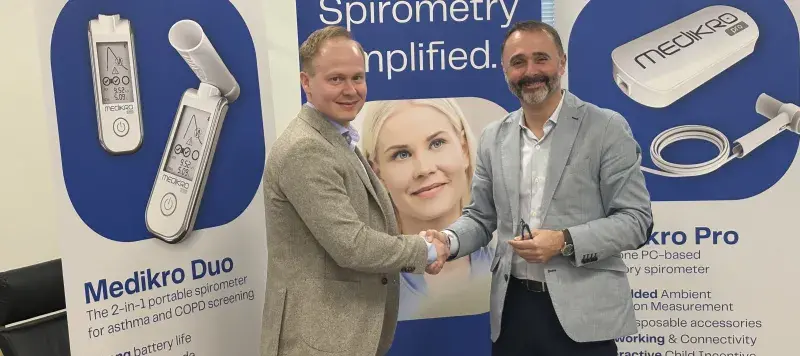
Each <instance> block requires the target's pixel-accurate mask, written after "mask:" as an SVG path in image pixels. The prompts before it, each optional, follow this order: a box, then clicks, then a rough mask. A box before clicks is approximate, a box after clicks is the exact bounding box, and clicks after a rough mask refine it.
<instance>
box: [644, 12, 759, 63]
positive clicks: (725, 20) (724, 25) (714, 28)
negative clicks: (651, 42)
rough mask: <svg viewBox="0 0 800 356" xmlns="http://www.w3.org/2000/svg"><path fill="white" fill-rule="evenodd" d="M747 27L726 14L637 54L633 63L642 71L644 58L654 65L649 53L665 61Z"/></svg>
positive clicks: (736, 18)
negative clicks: (704, 42)
mask: <svg viewBox="0 0 800 356" xmlns="http://www.w3.org/2000/svg"><path fill="white" fill-rule="evenodd" d="M737 21H738V22H737ZM748 27H749V26H748V25H747V23H745V22H744V21H739V18H738V17H736V15H734V14H731V13H729V12H726V13H723V14H722V15H719V16H717V17H715V18H712V19H710V20H708V21H706V22H705V23H703V24H701V25H699V26H697V28H696V29H687V30H683V31H680V32H678V33H677V34H676V35H675V36H674V37H672V39H670V40H668V41H664V42H663V43H661V44H659V45H658V46H656V47H655V48H651V49H648V50H647V51H644V52H643V53H639V54H638V55H636V57H634V61H635V62H636V63H637V64H638V65H639V66H640V67H642V69H647V66H646V65H645V64H644V63H642V62H643V59H644V58H646V59H649V60H650V64H655V63H656V59H657V57H656V56H655V55H654V56H651V55H650V54H651V53H653V54H656V55H658V56H661V58H662V59H667V57H668V56H672V55H674V54H676V53H678V52H680V51H682V50H683V49H686V48H688V47H690V46H692V45H694V44H696V43H699V42H700V41H703V40H704V39H707V38H709V37H711V36H714V35H716V34H719V33H722V32H724V33H727V34H728V35H729V36H733V35H736V34H737V33H740V32H742V31H743V30H745V29H746V28H748ZM654 58H655V59H654Z"/></svg>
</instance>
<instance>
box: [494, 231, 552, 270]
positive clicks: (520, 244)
mask: <svg viewBox="0 0 800 356" xmlns="http://www.w3.org/2000/svg"><path fill="white" fill-rule="evenodd" d="M531 235H532V236H531V238H529V239H526V240H523V239H521V238H520V237H519V236H517V237H515V238H514V239H513V240H510V241H508V244H509V245H511V247H513V248H514V251H516V253H517V254H518V255H519V256H520V257H522V258H523V259H525V261H528V262H530V263H547V261H550V259H551V258H553V256H555V255H558V254H561V248H563V247H564V233H563V232H561V231H553V230H533V231H531Z"/></svg>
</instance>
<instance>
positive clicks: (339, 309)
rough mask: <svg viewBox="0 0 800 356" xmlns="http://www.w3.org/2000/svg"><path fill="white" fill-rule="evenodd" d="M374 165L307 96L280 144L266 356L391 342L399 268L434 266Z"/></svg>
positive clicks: (363, 355) (273, 157)
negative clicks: (400, 220)
mask: <svg viewBox="0 0 800 356" xmlns="http://www.w3.org/2000/svg"><path fill="white" fill-rule="evenodd" d="M365 167H366V169H365ZM368 167H369V165H368V164H367V162H366V160H365V159H364V158H363V156H362V155H361V154H360V152H353V151H352V150H351V149H350V147H349V146H348V145H347V141H346V140H345V138H344V137H342V135H341V134H340V133H339V132H338V131H337V130H336V128H335V127H334V126H333V125H332V124H331V123H330V122H328V121H327V120H325V118H323V116H322V115H321V114H320V113H319V112H318V111H317V110H315V109H313V108H311V107H308V106H305V105H304V106H303V108H302V109H301V111H300V113H299V115H298V116H297V117H296V118H295V119H294V120H293V121H292V122H291V123H290V124H289V126H288V127H287V128H286V130H285V131H284V132H283V133H282V134H281V136H280V137H279V138H278V139H277V140H276V142H275V143H274V145H273V146H272V147H271V149H270V152H269V157H268V158H267V166H266V173H265V184H264V190H265V197H266V214H267V216H266V219H267V245H268V264H267V266H268V267H267V294H266V305H265V310H264V321H263V334H262V341H261V346H262V351H261V355H262V356H277V355H280V356H295V355H296V356H314V355H347V356H373V355H383V354H385V353H386V351H387V350H388V349H389V346H390V345H391V343H392V340H393V337H394V332H395V326H396V324H397V311H398V302H399V296H398V293H399V292H398V290H399V289H398V281H399V277H400V276H399V274H400V272H401V271H402V272H407V273H424V270H425V267H426V265H427V248H426V244H425V241H424V240H423V239H422V238H421V237H419V236H416V235H414V236H401V235H398V234H399V232H398V227H397V220H396V219H395V216H394V211H393V208H392V204H391V201H390V200H389V195H388V194H387V192H386V190H385V189H384V188H383V187H382V186H381V184H380V182H379V180H378V178H377V177H376V176H375V175H374V173H373V172H372V170H371V169H369V168H368Z"/></svg>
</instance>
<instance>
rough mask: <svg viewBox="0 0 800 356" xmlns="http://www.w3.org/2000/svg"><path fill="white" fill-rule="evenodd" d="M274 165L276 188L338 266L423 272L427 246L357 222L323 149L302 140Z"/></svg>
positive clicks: (417, 239)
mask: <svg viewBox="0 0 800 356" xmlns="http://www.w3.org/2000/svg"><path fill="white" fill-rule="evenodd" d="M279 164H280V167H276V168H278V169H277V170H275V171H276V172H277V173H276V174H277V175H278V177H277V182H278V186H279V188H280V189H281V191H282V192H283V194H284V195H285V196H286V198H287V199H288V200H289V202H290V203H291V204H292V206H293V207H294V208H295V210H296V211H297V213H298V214H299V216H300V218H301V219H302V220H303V222H304V223H305V225H306V226H307V227H308V229H309V230H310V231H311V234H312V235H314V237H315V238H316V240H317V241H318V242H319V243H320V244H321V245H322V247H323V248H324V249H325V250H326V251H327V252H328V254H330V255H331V257H332V258H333V260H334V261H336V263H337V264H338V265H339V266H341V267H343V268H349V269H353V270H358V271H362V272H368V273H390V272H398V271H401V270H404V269H405V270H404V271H413V273H423V272H424V271H425V268H426V267H427V259H428V257H427V256H428V255H427V243H426V241H425V240H424V239H423V238H422V237H420V236H418V235H410V236H408V235H401V236H392V235H389V234H386V233H384V232H380V231H376V230H373V229H371V228H370V227H369V226H368V225H367V224H365V223H364V222H362V221H361V220H359V217H358V214H357V213H356V210H355V208H353V206H352V205H351V203H350V198H349V197H348V196H347V190H346V189H345V182H344V177H343V176H342V173H341V172H339V171H338V170H337V169H336V162H335V158H334V153H333V152H331V150H328V149H327V147H325V146H324V145H321V144H320V143H318V142H314V141H313V140H311V139H307V140H302V141H300V142H298V144H296V145H294V146H293V147H292V148H291V149H289V151H287V152H286V155H285V156H284V159H283V160H282V161H281V162H279ZM409 267H414V268H413V269H411V268H409Z"/></svg>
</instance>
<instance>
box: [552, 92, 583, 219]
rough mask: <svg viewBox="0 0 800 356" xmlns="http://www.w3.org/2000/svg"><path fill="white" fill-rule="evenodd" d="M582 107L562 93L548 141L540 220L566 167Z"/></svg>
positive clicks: (578, 100) (579, 122)
mask: <svg viewBox="0 0 800 356" xmlns="http://www.w3.org/2000/svg"><path fill="white" fill-rule="evenodd" d="M582 106H583V102H582V101H581V100H580V99H578V98H577V97H576V96H574V95H573V94H572V93H570V92H569V91H567V90H565V91H564V103H563V105H561V112H560V113H559V115H558V123H557V124H556V126H555V128H554V129H553V132H552V135H553V137H551V138H550V139H551V140H552V142H551V147H550V159H549V161H548V167H547V177H546V179H545V184H544V193H543V196H542V214H543V215H544V216H542V218H543V219H544V218H545V217H546V216H547V210H548V209H549V207H550V202H551V201H552V200H553V194H554V193H555V191H556V187H557V186H558V183H559V182H560V181H561V176H562V174H563V173H564V167H566V165H567V159H568V158H569V156H570V153H571V152H572V146H573V144H574V143H575V137H577V135H578V129H580V125H581V119H582V118H583V115H582V113H581V112H580V111H579V110H578V109H579V108H580V107H582Z"/></svg>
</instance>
